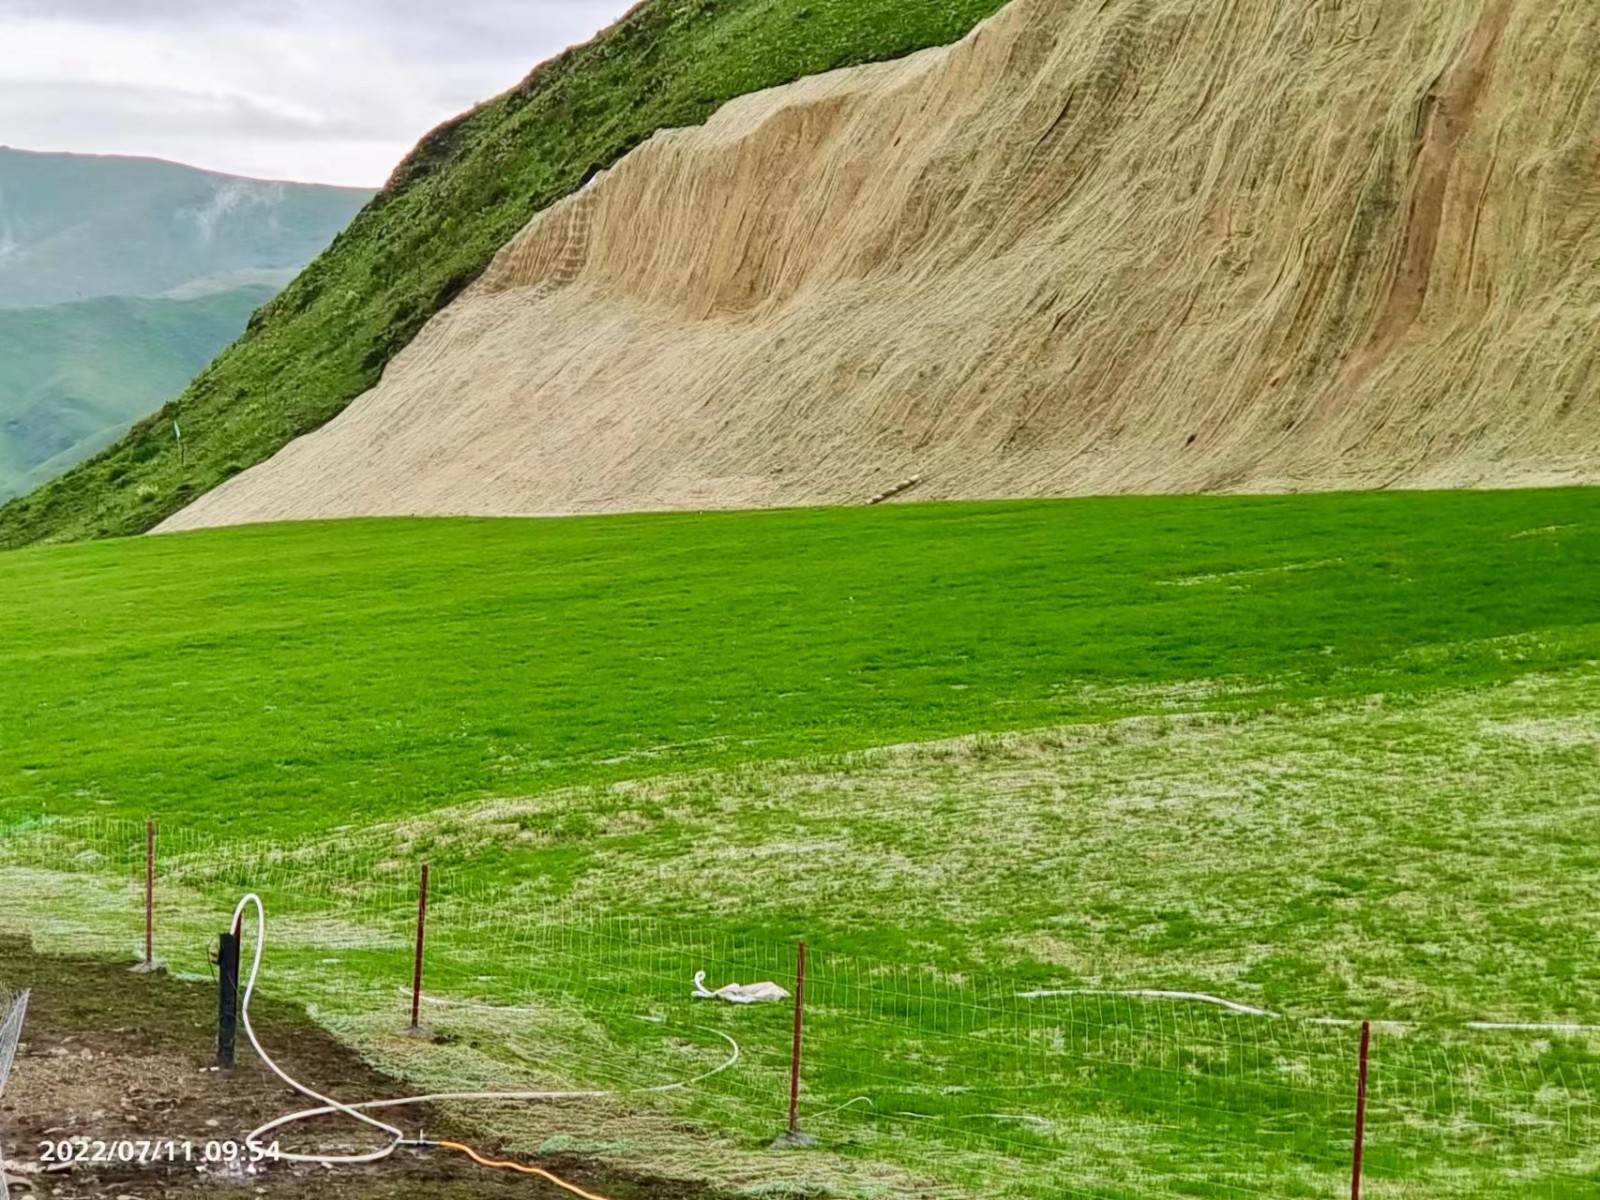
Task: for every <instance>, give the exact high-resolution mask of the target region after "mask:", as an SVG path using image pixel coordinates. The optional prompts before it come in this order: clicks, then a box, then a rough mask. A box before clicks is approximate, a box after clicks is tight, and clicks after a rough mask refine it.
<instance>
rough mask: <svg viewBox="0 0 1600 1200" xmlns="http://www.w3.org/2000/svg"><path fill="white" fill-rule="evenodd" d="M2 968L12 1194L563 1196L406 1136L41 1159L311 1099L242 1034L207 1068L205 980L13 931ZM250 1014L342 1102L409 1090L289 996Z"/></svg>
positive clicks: (452, 1131) (274, 1112) (643, 1192)
mask: <svg viewBox="0 0 1600 1200" xmlns="http://www.w3.org/2000/svg"><path fill="white" fill-rule="evenodd" d="M0 979H3V980H5V981H6V982H7V983H8V984H10V985H12V986H14V987H18V988H24V987H25V988H30V989H32V992H33V996H32V1000H31V1001H30V1003H29V1006H28V1019H27V1023H26V1026H25V1027H24V1030H23V1041H22V1046H21V1048H20V1049H19V1051H18V1054H17V1060H16V1066H15V1069H14V1071H13V1074H12V1078H11V1082H10V1085H9V1086H8V1088H7V1090H6V1092H5V1095H4V1099H3V1100H0V1145H4V1147H5V1149H6V1154H7V1161H8V1162H9V1163H10V1164H11V1170H10V1172H9V1174H10V1176H11V1179H12V1196H13V1200H30V1198H32V1197H44V1196H51V1197H54V1198H55V1200H80V1198H84V1200H86V1198H88V1197H108V1198H116V1197H127V1198H130V1200H165V1198H167V1197H184V1196H193V1195H200V1194H214V1193H227V1194H232V1195H238V1196H310V1195H315V1196H319V1197H332V1198H337V1200H386V1198H393V1200H398V1198H399V1197H407V1198H411V1197H420V1196H427V1197H430V1198H432V1197H438V1198H440V1200H477V1198H480V1197H481V1198H485V1200H488V1198H493V1197H502V1196H504V1197H511V1196H517V1197H524V1198H526V1197H558V1196H566V1195H567V1193H565V1192H563V1191H561V1190H560V1189H558V1188H557V1187H555V1186H554V1185H552V1184H549V1183H546V1182H544V1181H542V1180H539V1179H534V1178H528V1177H524V1176H520V1175H513V1174H510V1173H505V1172H498V1171H490V1170H486V1169H484V1168H481V1167H478V1166H475V1165H474V1164H472V1163H471V1162H469V1161H468V1160H466V1159H465V1158H462V1157H460V1156H457V1155H455V1154H452V1153H450V1152H448V1151H443V1150H424V1149H410V1148H402V1149H401V1150H400V1151H398V1152H397V1153H395V1154H394V1155H393V1156H391V1157H390V1158H388V1159H386V1160H384V1161H383V1162H381V1163H377V1164H373V1165H369V1166H362V1167H342V1168H338V1169H330V1168H327V1167H323V1166H316V1165H298V1164H288V1163H271V1162H268V1163H263V1164H260V1165H258V1166H257V1167H256V1168H255V1170H253V1171H249V1172H243V1171H233V1172H229V1171H226V1170H224V1169H222V1168H221V1167H210V1168H208V1167H206V1166H205V1165H204V1164H203V1163H189V1162H178V1163H167V1162H162V1163H160V1164H158V1165H146V1166H140V1165H138V1164H112V1165H108V1166H94V1165H85V1164H79V1165H76V1166H74V1167H73V1168H72V1169H71V1170H70V1171H63V1172H46V1171H44V1170H43V1169H42V1167H41V1162H40V1158H41V1154H40V1143H42V1142H60V1141H64V1140H68V1139H76V1138H79V1137H88V1138H91V1139H99V1140H105V1141H107V1142H115V1141H118V1140H133V1141H141V1140H150V1141H157V1140H159V1141H161V1142H166V1141H169V1140H170V1141H173V1142H177V1143H183V1142H190V1143H193V1144H194V1146H195V1147H196V1155H197V1157H199V1156H200V1155H201V1154H203V1147H204V1146H205V1144H206V1143H208V1142H223V1141H227V1140H229V1139H232V1140H233V1141H235V1142H242V1141H243V1137H244V1134H245V1133H246V1132H247V1131H249V1130H251V1129H254V1128H256V1127H258V1126H260V1125H262V1124H264V1123H265V1122H267V1121H269V1120H271V1119H272V1118H274V1117H277V1116H280V1115H282V1114H284V1113H287V1112H290V1111H294V1110H296V1109H300V1108H306V1107H309V1102H308V1101H305V1100H304V1099H303V1098H300V1097H298V1096H297V1095H296V1094H295V1093H294V1092H292V1091H291V1090H290V1089H289V1088H287V1087H285V1086H284V1085H283V1084H282V1083H280V1082H279V1081H278V1080H277V1079H275V1078H274V1077H272V1076H271V1075H270V1074H269V1073H268V1072H267V1070H266V1068H265V1067H264V1066H262V1065H261V1064H260V1063H259V1062H257V1061H256V1060H255V1058H254V1056H253V1055H251V1054H250V1053H249V1049H248V1046H244V1045H242V1046H241V1051H240V1054H239V1062H238V1066H237V1067H236V1069H235V1070H234V1071H233V1072H231V1073H223V1072H220V1071H217V1070H216V1069H215V1066H214V1060H215V1051H216V1042H215V1037H216V1033H215V1029H216V996H215V993H214V991H213V990H212V989H211V988H210V987H208V986H206V985H205V984H203V983H202V984H197V983H190V982H185V981H181V980H176V979H172V978H170V977H168V976H165V975H146V976H142V975H135V974H131V973H130V972H128V971H127V970H126V969H125V968H124V967H122V966H121V965H117V964H108V963H102V962H90V961H81V960H66V959H58V958H47V957H43V956H41V955H38V954H36V953H34V952H33V951H32V950H31V949H30V948H29V947H28V946H27V945H26V944H24V943H21V942H18V941H15V940H0ZM251 1016H252V1018H253V1020H254V1023H255V1026H256V1029H257V1031H258V1033H259V1034H260V1035H261V1038H262V1040H263V1041H264V1042H265V1043H267V1044H268V1045H269V1046H271V1047H272V1048H273V1050H274V1052H275V1054H276V1053H277V1051H278V1049H279V1048H280V1047H281V1049H282V1053H281V1057H280V1064H281V1065H282V1066H283V1068H284V1069H285V1070H286V1071H288V1072H289V1073H290V1074H291V1075H293V1076H295V1077H296V1078H299V1079H303V1080H306V1081H307V1082H311V1083H313V1085H314V1086H316V1087H318V1088H319V1089H321V1090H323V1091H325V1092H326V1093H328V1094H330V1095H334V1096H337V1097H338V1098H339V1099H341V1100H346V1101H351V1102H354V1101H358V1100H369V1099H377V1098H380V1097H383V1096H397V1095H403V1094H406V1092H407V1091H408V1089H407V1088H406V1086H405V1085H404V1084H402V1083H399V1082H397V1081H396V1080H394V1079H391V1078H389V1077H387V1076H385V1075H383V1074H381V1073H380V1072H378V1071H376V1070H374V1069H373V1068H371V1067H370V1066H368V1065H367V1064H366V1063H365V1062H363V1061H362V1059H361V1058H360V1057H359V1056H358V1055H356V1054H355V1053H354V1052H353V1051H351V1050H350V1049H349V1048H348V1047H345V1046H343V1045H341V1044H340V1043H339V1042H337V1041H336V1040H334V1039H333V1038H332V1037H330V1036H329V1035H328V1034H327V1033H326V1032H324V1031H323V1030H321V1029H319V1028H318V1027H317V1026H315V1025H314V1024H312V1022H311V1021H310V1020H309V1019H308V1018H307V1017H306V1015H305V1014H304V1013H303V1012H301V1011H299V1010H297V1009H294V1008H292V1007H289V1006H286V1005H282V1004H275V1003H273V1002H271V1001H269V1000H264V999H259V998H258V999H257V1000H255V1001H254V1002H252V1005H251ZM419 1121H420V1124H421V1127H422V1128H424V1129H426V1130H427V1133H428V1136H429V1137H439V1138H453V1139H459V1140H462V1141H466V1142H468V1143H470V1144H472V1145H474V1146H475V1147H477V1148H478V1149H479V1150H480V1151H481V1152H483V1153H486V1154H488V1155H489V1156H490V1157H500V1155H499V1154H498V1150H499V1148H498V1147H497V1146H496V1145H495V1144H494V1142H493V1141H492V1140H485V1139H482V1138H481V1137H480V1136H478V1135H475V1133H474V1131H473V1130H471V1129H468V1128H463V1127H462V1126H461V1125H460V1124H459V1123H455V1122H452V1121H451V1120H450V1119H449V1118H447V1117H444V1116H442V1115H441V1114H439V1113H437V1112H430V1111H428V1110H417V1113H416V1115H412V1116H410V1117H408V1118H407V1120H406V1123H405V1124H406V1127H407V1128H408V1129H409V1128H412V1127H414V1126H415V1125H416V1124H417V1123H418V1122H419ZM291 1137H292V1138H293V1139H294V1140H293V1141H292V1142H291V1141H290V1138H291ZM377 1144H381V1143H375V1142H373V1141H371V1140H370V1139H368V1138H366V1137H365V1136H364V1134H363V1132H362V1131H361V1130H360V1129H357V1128H353V1127H351V1126H349V1125H346V1124H328V1123H324V1124H320V1125H317V1126H313V1127H309V1128H307V1129H305V1130H303V1131H299V1132H292V1133H289V1134H286V1136H285V1139H284V1143H283V1148H284V1149H285V1150H295V1151H325V1152H329V1153H350V1152H352V1151H354V1150H357V1149H362V1148H370V1147H372V1146H375V1145H377ZM524 1161H527V1160H524ZM536 1165H538V1166H541V1167H543V1168H545V1169H546V1170H549V1171H552V1172H555V1173H556V1174H558V1175H560V1176H562V1177H563V1178H565V1179H568V1180H570V1181H572V1182H574V1183H576V1184H578V1185H579V1186H581V1187H583V1188H584V1189H586V1190H588V1191H590V1192H594V1193H596V1194H598V1195H601V1196H605V1197H607V1198H608V1200H689V1198H691V1197H693V1198H697V1200H705V1198H708V1197H710V1196H711V1195H712V1193H710V1192H707V1191H706V1190H704V1188H702V1187H701V1186H700V1185H698V1184H692V1183H686V1182H681V1181H672V1180H664V1179H651V1178H643V1177H637V1176H628V1175H623V1174H619V1173H617V1172H614V1171H611V1170H608V1169H606V1168H602V1167H599V1166H597V1165H596V1164H594V1163H591V1162H587V1161H584V1160H582V1159H576V1158H573V1157H571V1156H566V1155H551V1156H548V1157H545V1158H541V1159H539V1160H538V1162H537V1164H536Z"/></svg>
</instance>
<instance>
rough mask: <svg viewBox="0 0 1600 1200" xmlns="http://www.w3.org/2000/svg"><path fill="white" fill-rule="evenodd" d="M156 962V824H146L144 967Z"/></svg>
mask: <svg viewBox="0 0 1600 1200" xmlns="http://www.w3.org/2000/svg"><path fill="white" fill-rule="evenodd" d="M155 960H156V823H155V822H154V821H146V822H145V823H144V965H145V966H147V967H149V966H153V965H154V964H155Z"/></svg>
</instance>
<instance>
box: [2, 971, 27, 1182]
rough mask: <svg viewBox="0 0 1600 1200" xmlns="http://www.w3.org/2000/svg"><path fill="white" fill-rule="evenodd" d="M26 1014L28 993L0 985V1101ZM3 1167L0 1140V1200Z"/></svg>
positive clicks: (4, 1149)
mask: <svg viewBox="0 0 1600 1200" xmlns="http://www.w3.org/2000/svg"><path fill="white" fill-rule="evenodd" d="M27 1013H28V993H27V992H26V991H23V992H15V991H12V990H11V989H10V988H8V987H7V986H6V985H5V984H3V983H0V1100H4V1099H5V1094H6V1084H7V1083H8V1082H9V1081H10V1079H11V1065H12V1063H14V1062H15V1061H16V1057H17V1045H18V1043H19V1042H20V1041H21V1039H22V1022H23V1020H24V1019H25V1018H26V1017H27ZM5 1166H6V1148H5V1139H4V1138H0V1200H8V1198H9V1196H10V1192H9V1190H8V1187H9V1185H8V1183H7V1182H6V1170H5Z"/></svg>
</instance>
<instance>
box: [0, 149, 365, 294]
mask: <svg viewBox="0 0 1600 1200" xmlns="http://www.w3.org/2000/svg"><path fill="white" fill-rule="evenodd" d="M371 197H372V193H371V192H369V191H365V190H363V189H359V188H335V187H324V186H321V185H317V184H302V183H275V182H267V181H262V180H255V179H240V178H237V177H235V176H232V175H220V174H217V173H215V172H212V171H201V170H197V169H196V168H194V167H186V166H182V165H180V164H178V163H169V162H161V161H159V160H155V159H143V158H118V157H111V156H100V155H86V154H38V153H31V152H28V151H25V150H11V149H8V148H6V147H3V146H0V265H3V267H4V269H3V270H0V309H6V308H33V307H43V306H52V305H57V304H66V303H71V302H74V301H78V300H91V299H94V298H95V297H98V296H163V295H166V294H167V293H168V292H171V291H173V290H174V289H179V288H182V289H185V291H186V293H187V294H189V295H194V294H197V293H199V292H201V291H218V290H225V289H228V288H232V287H237V286H241V285H244V284H258V283H275V284H277V285H278V286H280V287H281V286H282V285H283V284H285V283H287V282H288V281H289V279H290V278H292V277H293V276H294V274H295V273H296V272H297V271H299V269H300V268H301V267H303V266H304V265H305V264H306V263H308V262H310V261H311V259H312V258H314V257H315V256H316V255H317V254H319V253H321V252H322V251H323V250H324V249H325V248H326V247H327V245H328V243H329V242H330V241H332V240H333V237H334V235H335V234H337V233H338V232H339V231H340V230H341V229H343V228H344V227H345V226H346V225H348V224H349V223H350V219H351V218H352V217H353V216H355V215H356V213H357V212H358V211H360V209H361V207H362V206H363V205H364V204H366V202H367V201H368V200H369V199H371Z"/></svg>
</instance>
